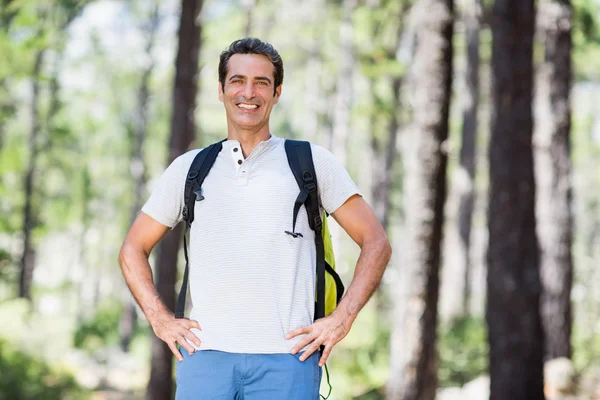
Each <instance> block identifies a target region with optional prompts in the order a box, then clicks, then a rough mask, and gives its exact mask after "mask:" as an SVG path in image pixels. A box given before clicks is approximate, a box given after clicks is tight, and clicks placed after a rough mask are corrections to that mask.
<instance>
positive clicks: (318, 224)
mask: <svg viewBox="0 0 600 400" xmlns="http://www.w3.org/2000/svg"><path fill="white" fill-rule="evenodd" d="M313 224H314V226H315V232H316V233H318V234H321V229H322V228H323V220H322V219H321V216H320V215H319V214H316V215H315V216H314V217H313Z"/></svg>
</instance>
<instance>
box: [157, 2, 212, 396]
mask: <svg viewBox="0 0 600 400" xmlns="http://www.w3.org/2000/svg"><path fill="white" fill-rule="evenodd" d="M201 10H202V0H182V2H181V19H180V23H179V32H178V41H179V43H178V49H177V59H176V60H175V82H174V85H173V114H172V117H171V137H170V140H169V158H168V163H169V164H170V163H171V162H173V160H175V158H177V157H178V156H180V155H181V154H183V153H184V152H186V151H187V150H188V149H189V147H190V145H191V144H192V142H193V141H194V138H195V135H196V124H195V119H194V111H195V108H196V95H197V74H198V56H199V52H200V48H201V28H202V25H201V20H200V12H201ZM182 233H183V232H182V225H181V224H179V225H177V226H176V227H175V229H173V230H172V231H171V232H169V233H168V234H167V235H166V236H165V237H164V238H163V239H162V240H161V242H160V243H159V246H158V263H157V266H156V275H157V277H156V287H157V290H158V293H159V294H160V296H161V297H162V299H163V301H164V303H165V305H166V306H167V307H169V309H171V310H173V309H174V308H175V282H176V279H177V255H178V253H179V247H180V244H181V236H182ZM151 365H152V369H151V372H150V382H149V383H148V388H147V399H148V400H164V399H170V398H172V393H173V379H172V376H173V372H172V371H173V354H172V353H171V350H170V349H169V347H168V346H167V344H166V343H164V342H163V341H162V340H160V339H158V338H157V337H155V336H153V337H152V361H151Z"/></svg>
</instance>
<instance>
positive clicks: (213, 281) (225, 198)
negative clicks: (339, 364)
mask: <svg viewBox="0 0 600 400" xmlns="http://www.w3.org/2000/svg"><path fill="white" fill-rule="evenodd" d="M284 142H285V140H284V139H281V138H278V137H275V136H271V138H270V139H269V140H267V141H264V142H261V143H260V144H258V145H257V146H256V148H255V149H254V151H253V152H252V154H250V155H249V156H248V158H246V159H244V156H243V154H242V151H241V147H240V143H239V142H238V141H235V140H228V141H226V142H224V143H223V149H222V150H221V152H220V153H219V155H218V157H217V160H216V161H215V164H214V165H213V167H212V169H211V170H210V172H209V174H208V176H207V177H206V180H205V181H204V184H203V185H202V194H203V196H204V197H205V199H204V200H202V201H197V202H196V203H195V204H196V206H195V209H194V212H195V219H194V222H193V223H192V228H191V232H190V248H189V250H190V255H189V257H190V272H189V283H190V296H191V299H192V304H193V308H192V311H191V314H190V317H189V318H190V319H192V320H197V321H198V322H199V323H200V326H201V327H202V331H198V330H195V329H194V330H193V331H194V333H195V334H196V335H197V336H198V337H199V339H200V340H201V343H202V344H201V346H200V348H199V350H220V351H226V352H232V353H289V351H290V350H291V348H292V347H293V346H294V344H295V343H296V342H297V341H298V340H299V339H300V337H297V338H294V339H292V340H286V339H285V338H284V336H285V335H286V334H287V332H288V331H290V330H292V329H295V328H298V327H300V326H307V325H310V324H311V323H312V321H313V316H314V299H315V275H316V271H315V266H316V249H315V241H314V231H313V230H312V229H310V227H309V225H308V219H307V215H306V208H305V207H302V208H301V209H300V212H299V213H298V219H297V222H296V232H300V233H302V235H303V236H302V237H297V238H294V237H292V236H291V235H288V234H286V233H285V231H286V230H287V231H291V230H292V219H293V209H294V202H295V200H296V197H297V196H298V193H299V192H300V190H299V188H298V184H297V183H296V180H295V179H294V176H293V174H292V171H291V169H290V167H289V164H288V161H287V156H286V153H285V148H284ZM199 151H200V150H193V151H190V152H188V153H185V154H183V155H182V156H180V157H178V158H177V159H176V160H175V161H173V163H172V164H171V165H170V166H169V167H168V168H167V169H166V170H165V172H164V173H163V174H162V176H161V177H160V179H159V180H158V182H157V183H156V185H155V187H154V190H153V192H152V195H151V196H150V198H149V199H148V201H147V203H146V204H145V205H144V207H143V208H142V211H143V212H144V213H146V214H147V215H149V216H150V217H152V218H153V219H155V220H156V221H158V222H160V223H161V224H163V225H166V226H168V227H171V228H172V227H174V226H175V225H176V224H177V223H179V222H180V221H182V210H183V205H184V187H185V180H186V175H187V172H188V169H189V167H190V165H191V163H192V161H193V159H194V157H195V156H196V154H198V152H199ZM312 152H313V161H314V164H315V171H316V173H317V183H318V190H319V194H320V199H321V204H322V207H323V208H324V209H325V210H326V211H327V212H328V213H330V214H331V213H333V212H334V211H335V210H337V209H338V207H340V206H341V205H342V204H344V203H345V202H346V200H348V199H349V198H350V197H351V196H352V195H354V194H359V195H360V192H359V190H358V188H357V186H356V185H355V184H354V182H353V181H352V179H351V178H350V176H349V175H348V172H347V171H346V170H345V168H344V167H343V166H342V165H341V164H340V163H339V162H338V161H337V160H336V159H335V158H334V156H333V155H332V154H331V153H330V152H329V151H327V150H326V149H324V148H323V147H320V146H318V145H314V144H313V145H312ZM173 268H175V266H173Z"/></svg>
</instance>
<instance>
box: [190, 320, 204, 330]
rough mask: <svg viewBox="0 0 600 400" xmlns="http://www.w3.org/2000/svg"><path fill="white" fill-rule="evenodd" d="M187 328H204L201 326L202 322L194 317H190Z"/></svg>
mask: <svg viewBox="0 0 600 400" xmlns="http://www.w3.org/2000/svg"><path fill="white" fill-rule="evenodd" d="M187 328H188V329H192V328H196V329H199V330H202V328H201V327H200V323H199V322H198V321H196V320H193V319H188V325H187Z"/></svg>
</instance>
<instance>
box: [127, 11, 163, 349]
mask: <svg viewBox="0 0 600 400" xmlns="http://www.w3.org/2000/svg"><path fill="white" fill-rule="evenodd" d="M158 26H159V15H158V4H155V6H154V11H153V13H152V17H151V24H150V29H149V32H148V42H147V43H146V49H145V50H146V55H147V57H148V58H149V59H150V64H149V65H148V66H147V67H146V69H145V70H144V72H143V74H142V79H141V81H140V87H139V90H138V95H137V112H136V116H135V120H134V127H135V128H134V132H135V134H134V138H133V139H134V140H133V149H132V157H131V164H130V170H131V174H132V175H133V178H134V187H135V189H134V194H133V205H132V209H131V217H130V224H129V226H131V225H133V222H134V221H135V219H136V217H137V216H138V214H139V212H140V209H141V208H142V201H143V199H144V189H145V187H146V181H147V175H146V163H145V162H144V157H143V154H142V150H143V148H144V141H145V139H146V136H147V134H148V103H149V98H150V89H149V86H150V77H151V76H152V72H153V70H154V60H153V59H152V48H153V47H154V38H155V36H156V31H157V30H158ZM124 299H125V300H124V310H123V312H122V313H121V321H120V324H119V328H120V329H119V330H120V332H119V333H120V336H121V350H123V351H124V352H127V351H129V344H130V343H131V339H132V337H133V332H134V330H135V326H136V323H137V313H136V306H135V302H134V300H133V299H132V297H131V295H130V293H129V290H127V289H124Z"/></svg>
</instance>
